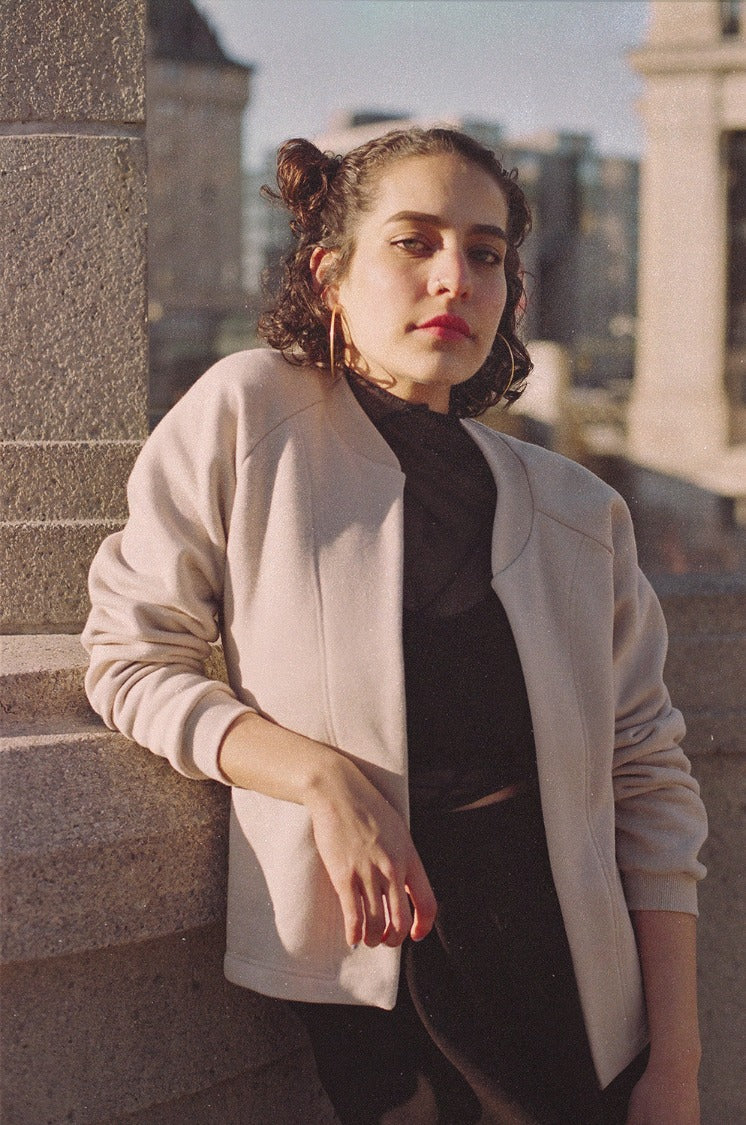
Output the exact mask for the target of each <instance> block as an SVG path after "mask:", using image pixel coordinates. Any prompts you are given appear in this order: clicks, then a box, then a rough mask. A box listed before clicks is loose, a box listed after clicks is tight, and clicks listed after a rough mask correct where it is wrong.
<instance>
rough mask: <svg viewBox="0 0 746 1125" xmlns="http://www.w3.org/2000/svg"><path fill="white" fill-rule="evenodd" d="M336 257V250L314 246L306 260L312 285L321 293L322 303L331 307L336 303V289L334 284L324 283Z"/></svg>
mask: <svg viewBox="0 0 746 1125" xmlns="http://www.w3.org/2000/svg"><path fill="white" fill-rule="evenodd" d="M336 257H337V251H336V250H327V249H326V247H324V246H314V248H313V250H312V251H311V257H310V259H309V262H308V266H309V269H310V270H311V277H312V278H313V287H314V289H315V290H316V292H317V293H321V295H322V298H323V300H324V303H325V304H326V305H328V306H329V308H330V309H333V308H334V306H335V305H336V303H337V289H336V286H334V285H326V284H325V279H326V277H328V275H329V271H330V270H331V268H332V266H333V265H334V262H335V260H336Z"/></svg>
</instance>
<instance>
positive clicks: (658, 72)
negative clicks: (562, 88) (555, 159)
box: [628, 0, 729, 475]
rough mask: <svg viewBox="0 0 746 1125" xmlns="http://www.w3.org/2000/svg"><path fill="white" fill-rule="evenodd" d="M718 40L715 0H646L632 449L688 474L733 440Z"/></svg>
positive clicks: (639, 55) (639, 59) (637, 57)
mask: <svg viewBox="0 0 746 1125" xmlns="http://www.w3.org/2000/svg"><path fill="white" fill-rule="evenodd" d="M725 49H726V54H727V53H728V45H727V44H726V45H725ZM722 50H723V45H722V44H721V41H720V25H719V13H718V5H717V3H714V2H712V0H695V2H688V0H687V2H686V3H680V2H673V3H672V2H669V0H664V2H662V3H661V2H655V0H654V3H653V4H652V23H651V31H650V38H649V41H648V43H647V44H646V45H645V47H643V48H642V49H641V50H638V51H637V52H635V54H634V56H633V63H634V65H635V68H636V69H637V70H638V71H640V72H641V73H642V74H643V75H644V77H645V93H644V96H643V99H642V105H641V109H642V114H643V118H644V122H645V126H646V131H647V141H646V149H645V156H644V159H643V163H642V176H641V186H640V190H641V198H640V204H641V206H640V278H639V337H638V356H637V369H636V374H635V382H634V386H633V394H632V401H631V405H630V410H629V416H628V431H629V453H630V455H631V456H632V457H633V459H635V460H637V461H639V462H641V463H643V464H647V465H651V466H653V467H655V468H657V469H661V470H663V471H671V472H673V473H679V472H682V470H683V471H684V475H691V474H692V472H695V473H696V471H697V469H698V468H700V467H701V468H703V469H704V468H706V467H707V466H709V465H711V464H712V463H713V462H716V461H717V458H718V455H720V454H721V453H722V451H723V450H725V449H726V447H727V445H728V442H729V407H728V402H727V399H726V392H725V384H724V362H725V355H724V347H725V292H726V280H725V279H726V229H725V182H724V170H723V167H722V162H721V155H720V131H721V128H722V127H723V126H722V122H721V96H722V87H723V72H724V69H725V66H726V60H725V58H724V56H722Z"/></svg>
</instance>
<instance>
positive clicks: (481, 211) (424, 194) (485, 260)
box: [330, 153, 508, 412]
mask: <svg viewBox="0 0 746 1125" xmlns="http://www.w3.org/2000/svg"><path fill="white" fill-rule="evenodd" d="M507 225H508V206H507V201H506V198H505V196H504V194H503V192H502V190H501V188H500V187H499V185H498V184H497V182H496V181H495V180H494V179H493V178H492V177H491V176H490V175H489V174H488V173H487V172H485V171H483V170H482V169H481V168H479V167H478V166H477V165H475V164H472V163H470V162H469V161H467V160H466V159H464V158H463V157H461V156H458V155H452V154H450V153H448V154H446V153H443V154H437V155H433V156H413V157H405V158H403V159H401V160H399V161H397V162H395V163H393V164H391V165H388V166H387V167H386V168H385V169H384V171H383V172H382V173H381V179H380V183H379V185H378V191H377V195H376V198H375V202H374V204H373V207H372V208H371V210H369V211H367V212H365V213H364V214H363V215H361V217H360V220H359V222H358V224H357V226H356V228H355V230H354V232H353V237H354V243H355V249H354V253H353V256H352V259H351V261H350V264H349V266H348V268H347V270H346V272H345V274H344V276H343V277H342V279H341V280H340V281H339V282H338V283H337V284H336V285H335V286H333V287H332V289H331V294H330V295H331V297H332V298H333V299H334V298H336V301H337V302H338V303H339V304H340V305H341V306H342V309H343V310H344V319H345V322H346V333H347V338H348V348H347V355H346V360H347V362H348V364H349V365H350V366H351V367H353V368H354V369H355V370H356V371H358V372H359V373H360V374H361V375H364V376H366V377H367V378H368V379H371V380H372V381H374V382H376V383H379V384H380V385H381V386H383V387H385V388H386V389H387V390H389V391H391V392H392V393H393V394H395V395H397V396H398V397H400V398H403V399H407V400H409V401H412V402H424V403H427V404H428V405H429V406H430V407H431V409H433V410H438V411H442V412H446V411H447V410H448V406H449V398H450V390H451V387H452V386H455V385H456V384H458V383H463V382H465V381H466V380H467V379H469V378H470V377H471V376H472V375H474V374H475V372H476V371H478V369H479V368H480V367H481V366H482V364H483V363H484V361H485V359H486V358H487V355H488V353H489V351H490V349H491V347H492V344H493V342H494V339H495V334H496V332H497V329H498V326H499V324H500V318H501V316H502V313H503V309H504V308H505V301H506V295H507V290H506V283H505V266H504V260H505V251H506V234H505V231H506V229H507Z"/></svg>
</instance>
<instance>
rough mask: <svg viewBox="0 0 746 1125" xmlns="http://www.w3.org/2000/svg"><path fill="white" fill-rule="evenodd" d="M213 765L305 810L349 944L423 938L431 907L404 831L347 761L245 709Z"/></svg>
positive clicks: (233, 778) (235, 779)
mask: <svg viewBox="0 0 746 1125" xmlns="http://www.w3.org/2000/svg"><path fill="white" fill-rule="evenodd" d="M219 762H220V768H221V770H222V771H223V774H224V776H225V778H226V780H227V781H230V782H231V783H232V784H233V785H238V786H240V787H241V788H242V789H254V790H256V791H257V792H259V793H266V794H267V795H268V796H270V797H277V798H279V799H280V800H283V801H294V802H296V803H297V804H302V805H305V807H306V808H307V809H308V811H309V813H310V815H311V822H312V825H313V833H314V838H315V840H316V847H317V848H318V850H319V855H320V856H321V859H322V862H323V864H324V866H325V868H326V870H327V872H328V874H329V878H330V879H331V881H332V885H333V887H334V889H335V891H336V892H337V895H338V896H339V901H340V905H341V907H342V913H343V915H344V923H345V936H346V938H347V941H348V943H349V944H350V945H357V944H358V942H360V941H363V942H365V944H366V945H370V946H375V945H380V944H381V943H383V944H385V945H391V946H397V945H401V943H402V942H403V941H404V939H405V937H406V936H407V934H410V935H411V937H412V938H413V939H414V941H421V940H422V938H424V937H427V935H428V934H429V933H430V930H431V929H432V927H433V923H434V921H435V912H436V909H437V904H436V902H435V895H434V894H433V891H432V887H431V886H430V882H429V880H428V878H427V875H426V874H425V869H424V867H423V866H422V861H421V860H420V857H419V856H418V854H417V851H416V849H415V846H414V844H413V842H412V837H411V836H410V834H409V829H408V828H407V826H406V824H405V823H404V820H403V819H402V817H401V816H400V815H399V813H398V812H397V811H396V810H395V809H394V808H393V807H392V806H391V805H390V804H389V803H388V801H387V800H386V799H385V798H384V797H383V796H382V794H381V793H380V792H379V791H378V789H376V787H375V786H374V785H373V784H372V782H370V781H368V779H367V778H366V777H365V775H364V774H363V773H362V771H361V770H360V769H358V767H357V766H356V765H355V763H354V762H353V761H352V760H351V759H349V758H346V757H345V756H344V754H341V753H340V752H339V751H338V750H335V749H334V748H333V747H331V746H326V745H324V744H323V743H320V742H315V741H314V740H313V739H310V738H306V737H305V735H301V734H298V733H296V732H295V731H291V730H288V729H287V728H285V727H281V726H279V725H278V724H276V723H273V722H271V721H270V720H269V719H266V718H264V717H263V716H260V715H258V714H256V713H255V712H247V713H246V714H245V715H242V716H241V717H240V718H239V719H237V720H236V721H235V722H234V723H233V725H232V726H231V727H230V728H229V729H228V731H227V732H226V734H225V737H224V738H223V741H222V744H221V747H220V757H219Z"/></svg>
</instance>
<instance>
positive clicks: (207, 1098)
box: [0, 924, 333, 1125]
mask: <svg viewBox="0 0 746 1125" xmlns="http://www.w3.org/2000/svg"><path fill="white" fill-rule="evenodd" d="M223 943H224V930H223V927H222V925H220V924H215V925H213V926H207V927H203V928H199V929H196V930H186V931H182V932H180V933H172V934H170V935H167V936H164V937H163V938H161V939H159V940H155V941H149V942H142V943H136V944H124V945H118V946H112V947H111V948H108V949H103V950H97V951H93V952H89V953H82V954H80V955H78V956H67V957H64V956H62V957H54V958H51V959H49V960H42V961H34V960H31V961H26V962H24V963H18V964H14V965H10V966H8V967H7V968H6V969H5V970H4V973H3V1039H2V1067H1V1078H0V1081H1V1082H2V1106H3V1125H39V1123H40V1122H48V1123H50V1125H57V1123H60V1125H62V1123H63V1122H69V1121H75V1122H78V1123H79V1125H94V1123H95V1125H102V1123H103V1122H111V1121H114V1120H120V1119H122V1118H124V1119H125V1120H126V1118H127V1116H128V1115H135V1121H139V1122H142V1123H143V1125H144V1123H145V1122H148V1123H149V1125H152V1123H153V1122H156V1121H164V1122H165V1121H170V1122H174V1123H175V1122H176V1121H178V1122H179V1125H187V1123H190V1122H198V1121H203V1122H207V1121H213V1122H214V1123H215V1125H218V1122H220V1125H225V1123H226V1122H229V1121H231V1122H233V1121H235V1122H237V1123H238V1122H242V1121H247V1122H252V1123H254V1122H256V1123H257V1125H258V1122H260V1121H261V1122H262V1125H264V1122H266V1121H270V1120H271V1121H275V1122H277V1123H279V1122H285V1123H286V1125H291V1122H293V1123H294V1122H298V1121H309V1122H310V1121H313V1122H314V1123H316V1122H323V1121H331V1120H333V1118H332V1117H330V1116H329V1111H328V1108H327V1111H326V1115H325V1116H320V1117H315V1116H314V1112H315V1109H312V1107H318V1106H319V1105H320V1104H323V1103H322V1099H321V1095H320V1091H319V1087H318V1080H317V1079H315V1077H314V1071H313V1065H312V1063H311V1061H310V1059H309V1057H308V1053H307V1050H308V1049H307V1048H306V1047H305V1046H304V1043H305V1041H304V1037H303V1034H302V1032H301V1029H300V1028H299V1026H298V1025H297V1023H296V1021H295V1020H294V1019H293V1018H292V1016H291V1013H290V1012H289V1010H288V1009H287V1007H286V1005H284V1004H282V1003H281V1002H279V1001H276V1000H271V999H267V998H265V997H262V996H258V995H257V994H256V993H253V992H249V991H248V990H246V989H242V988H237V987H235V986H234V985H230V984H228V982H227V981H226V980H225V978H224V976H223V972H222V957H223ZM304 1051H305V1054H304ZM221 1086H222V1087H223V1092H222V1095H221V1093H220V1092H219V1093H218V1097H221V1096H222V1097H223V1098H224V1099H225V1100H226V1104H228V1105H231V1104H235V1098H234V1100H233V1102H231V1101H230V1100H228V1095H229V1094H230V1092H231V1088H232V1089H233V1091H234V1092H235V1091H236V1090H237V1089H239V1090H240V1089H241V1088H242V1087H243V1089H244V1090H247V1091H248V1092H249V1095H250V1096H251V1094H255V1095H256V1096H257V1103H258V1104H256V1105H254V1106H252V1105H249V1107H247V1114H248V1113H250V1114H253V1116H246V1117H245V1118H244V1117H235V1118H234V1117H231V1116H226V1117H222V1118H221V1117H220V1116H218V1115H216V1114H214V1115H212V1116H209V1110H208V1109H206V1106H207V1107H209V1106H210V1102H211V1101H212V1096H211V1094H210V1093H209V1092H210V1091H212V1089H213V1087H217V1088H218V1091H220V1088H221ZM193 1099H195V1103H196V1105H197V1106H198V1107H199V1106H200V1105H201V1107H202V1109H201V1113H202V1114H204V1116H202V1115H201V1113H200V1112H199V1111H197V1112H196V1113H195V1116H192V1115H191V1106H192V1100H193ZM179 1100H182V1104H181V1106H180V1107H179V1104H178V1103H179ZM174 1102H176V1105H177V1108H179V1109H180V1110H181V1113H182V1115H181V1116H178V1114H176V1115H174V1113H171V1114H170V1115H168V1114H165V1111H164V1113H161V1112H160V1111H159V1110H158V1107H159V1106H160V1105H163V1104H165V1105H166V1106H168V1105H170V1104H172V1103H174ZM219 1104H220V1103H219V1101H218V1102H217V1105H218V1106H219ZM262 1105H263V1107H265V1108H269V1107H270V1106H273V1107H276V1109H277V1116H275V1115H274V1114H268V1116H266V1117H264V1118H261V1117H260V1116H258V1113H259V1111H260V1109H261V1107H262Z"/></svg>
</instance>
